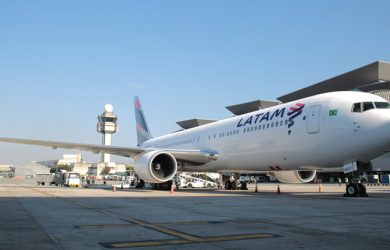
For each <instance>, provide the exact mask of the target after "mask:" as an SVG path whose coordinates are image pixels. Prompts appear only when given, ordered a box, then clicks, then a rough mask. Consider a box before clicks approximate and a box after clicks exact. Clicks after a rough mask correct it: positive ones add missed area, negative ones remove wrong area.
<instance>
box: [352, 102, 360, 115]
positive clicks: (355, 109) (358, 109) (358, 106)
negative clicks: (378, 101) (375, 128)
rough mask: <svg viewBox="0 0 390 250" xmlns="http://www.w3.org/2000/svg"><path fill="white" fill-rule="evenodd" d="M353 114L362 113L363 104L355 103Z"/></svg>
mask: <svg viewBox="0 0 390 250" xmlns="http://www.w3.org/2000/svg"><path fill="white" fill-rule="evenodd" d="M352 112H356V113H360V112H362V107H361V103H355V104H353V106H352Z"/></svg>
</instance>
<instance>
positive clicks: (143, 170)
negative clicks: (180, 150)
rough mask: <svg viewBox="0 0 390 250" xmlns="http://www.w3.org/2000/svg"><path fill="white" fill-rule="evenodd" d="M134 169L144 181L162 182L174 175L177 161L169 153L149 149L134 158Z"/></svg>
mask: <svg viewBox="0 0 390 250" xmlns="http://www.w3.org/2000/svg"><path fill="white" fill-rule="evenodd" d="M134 170H135V172H136V173H137V175H138V177H139V178H140V179H142V180H144V181H146V182H151V183H163V182H166V181H169V180H171V179H172V178H173V177H174V176H175V174H176V172H177V161H176V159H175V157H174V156H173V155H171V154H170V153H167V152H161V151H150V152H146V153H145V154H143V155H142V156H141V157H140V158H138V159H137V160H136V162H135V167H134Z"/></svg>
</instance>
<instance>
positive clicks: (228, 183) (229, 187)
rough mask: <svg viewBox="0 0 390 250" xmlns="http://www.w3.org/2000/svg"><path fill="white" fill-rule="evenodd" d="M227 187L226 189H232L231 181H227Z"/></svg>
mask: <svg viewBox="0 0 390 250" xmlns="http://www.w3.org/2000/svg"><path fill="white" fill-rule="evenodd" d="M225 189H226V190H231V189H232V183H231V181H227V182H225Z"/></svg>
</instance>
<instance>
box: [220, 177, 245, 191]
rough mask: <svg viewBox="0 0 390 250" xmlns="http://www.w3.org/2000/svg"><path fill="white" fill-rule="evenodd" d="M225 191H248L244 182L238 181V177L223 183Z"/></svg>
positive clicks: (230, 178)
mask: <svg viewBox="0 0 390 250" xmlns="http://www.w3.org/2000/svg"><path fill="white" fill-rule="evenodd" d="M225 189H226V190H248V187H247V183H246V182H245V181H239V175H235V176H232V177H229V179H228V180H226V181H225Z"/></svg>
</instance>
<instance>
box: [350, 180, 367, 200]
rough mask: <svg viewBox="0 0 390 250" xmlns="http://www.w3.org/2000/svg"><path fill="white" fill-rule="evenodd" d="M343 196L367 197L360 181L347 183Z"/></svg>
mask: <svg viewBox="0 0 390 250" xmlns="http://www.w3.org/2000/svg"><path fill="white" fill-rule="evenodd" d="M345 189H346V190H345V194H344V197H358V196H359V197H368V194H367V190H366V187H365V186H364V185H363V184H362V183H357V182H356V183H355V182H353V183H348V184H347V186H346V188H345Z"/></svg>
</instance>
